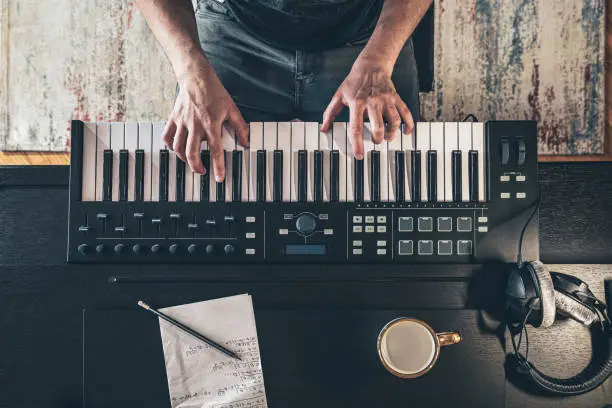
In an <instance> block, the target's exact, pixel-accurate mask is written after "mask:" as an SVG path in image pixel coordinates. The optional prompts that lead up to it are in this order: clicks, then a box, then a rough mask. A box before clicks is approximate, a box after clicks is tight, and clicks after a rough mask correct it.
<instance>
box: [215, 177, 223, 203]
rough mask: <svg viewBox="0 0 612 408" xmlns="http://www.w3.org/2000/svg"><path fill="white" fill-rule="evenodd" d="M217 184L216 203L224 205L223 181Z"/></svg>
mask: <svg viewBox="0 0 612 408" xmlns="http://www.w3.org/2000/svg"><path fill="white" fill-rule="evenodd" d="M215 183H217V202H218V203H224V202H225V179H223V181H222V182H220V183H219V182H215Z"/></svg>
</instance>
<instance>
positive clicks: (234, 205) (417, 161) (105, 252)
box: [67, 121, 539, 263]
mask: <svg viewBox="0 0 612 408" xmlns="http://www.w3.org/2000/svg"><path fill="white" fill-rule="evenodd" d="M164 126H165V124H164V123H157V122H156V123H151V122H148V123H142V122H141V123H123V122H112V123H111V122H99V123H85V122H81V121H73V122H72V130H71V169H70V203H69V230H68V248H67V257H68V261H69V262H77V263H107V262H128V263H129V262H134V263H140V262H162V263H175V262H201V263H247V262H260V263H266V262H268V263H295V262H298V263H308V262H314V263H343V262H344V263H346V262H348V263H428V262H432V263H468V262H469V263H480V262H487V261H501V262H511V261H514V260H516V256H517V251H518V240H519V237H520V235H521V232H522V230H523V229H524V227H525V225H526V223H527V222H528V221H529V220H531V221H530V226H529V228H528V231H527V232H528V233H527V234H525V239H524V242H523V252H526V253H530V252H531V253H535V255H536V256H537V251H538V226H537V213H536V211H537V206H536V204H537V201H538V194H539V193H538V184H537V125H536V123H535V122H533V121H489V122H486V123H477V122H474V123H472V122H444V123H442V122H419V123H417V124H416V126H415V128H414V131H412V132H410V133H407V132H405V131H404V130H403V128H402V129H400V130H398V133H397V134H396V136H395V138H393V140H390V141H386V140H385V141H383V142H382V143H380V144H377V143H374V141H373V140H372V136H371V133H370V132H369V127H368V124H366V126H365V129H364V148H365V157H364V159H363V160H356V159H355V158H354V157H353V154H352V146H351V139H350V137H349V136H348V132H347V128H348V124H347V123H341V122H337V123H334V126H333V127H332V130H331V131H329V132H326V133H324V132H321V131H320V125H319V124H318V123H313V122H252V123H250V146H249V147H248V148H244V147H242V146H240V145H239V144H237V143H236V140H235V138H234V137H233V135H232V134H230V133H229V132H227V131H225V130H224V134H223V146H224V150H225V168H226V178H225V181H224V182H222V183H217V182H215V179H214V174H212V173H213V167H212V165H211V163H210V157H211V156H210V154H209V152H208V147H207V145H206V142H203V143H202V151H201V159H202V162H203V164H204V167H205V168H206V169H207V172H206V174H205V175H202V174H197V173H193V172H192V171H191V170H190V169H189V166H186V165H185V163H184V162H182V161H181V160H180V159H179V158H177V157H176V156H175V154H174V152H172V151H169V150H167V149H166V148H165V146H163V142H162V140H161V133H162V132H163V129H164ZM534 215H535V216H534Z"/></svg>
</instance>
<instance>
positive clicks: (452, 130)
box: [444, 122, 459, 201]
mask: <svg viewBox="0 0 612 408" xmlns="http://www.w3.org/2000/svg"><path fill="white" fill-rule="evenodd" d="M457 127H458V123H457V122H446V123H444V201H453V150H457V149H458V148H459V143H458V135H457Z"/></svg>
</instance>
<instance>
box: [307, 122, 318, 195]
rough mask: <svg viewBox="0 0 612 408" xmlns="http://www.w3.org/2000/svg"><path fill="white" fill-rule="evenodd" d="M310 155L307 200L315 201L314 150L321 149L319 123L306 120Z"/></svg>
mask: <svg viewBox="0 0 612 408" xmlns="http://www.w3.org/2000/svg"><path fill="white" fill-rule="evenodd" d="M304 144H305V147H306V151H307V153H306V154H307V157H308V185H307V187H306V189H307V197H306V198H307V200H308V201H309V202H312V201H314V152H315V150H318V149H319V124H318V123H317V122H306V140H305V141H304Z"/></svg>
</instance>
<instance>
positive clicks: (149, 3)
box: [136, 0, 249, 181]
mask: <svg viewBox="0 0 612 408" xmlns="http://www.w3.org/2000/svg"><path fill="white" fill-rule="evenodd" d="M136 4H137V5H138V8H139V9H140V11H141V12H142V14H143V15H144V17H145V19H146V20H147V23H148V24H149V27H150V28H151V31H153V34H154V35H155V37H156V38H157V40H158V41H159V43H160V44H161V46H162V47H163V49H164V51H165V53H166V55H167V56H168V59H169V60H170V63H171V64H172V67H173V69H174V73H175V75H176V77H177V80H178V82H179V85H180V92H179V95H178V97H177V99H176V103H175V105H174V110H173V112H172V114H171V115H170V118H169V119H168V123H167V125H166V128H165V130H164V133H163V139H164V142H165V143H166V145H167V146H168V147H169V148H170V149H173V150H174V151H175V152H176V154H177V156H179V157H180V158H181V159H182V160H183V161H186V162H188V163H189V166H190V167H191V168H192V169H193V171H195V172H197V173H203V172H204V167H203V166H202V161H201V159H200V145H201V142H202V140H204V139H206V140H207V141H208V146H209V149H210V152H211V157H212V160H213V166H214V170H215V171H214V173H215V179H216V180H217V181H222V180H223V179H224V178H225V158H224V154H223V145H222V142H221V129H222V126H223V123H224V122H227V123H228V124H229V125H230V126H231V127H233V128H234V129H235V130H236V136H237V138H238V141H239V142H240V144H242V145H243V146H248V132H249V128H248V125H247V124H246V122H245V121H244V119H243V118H242V115H241V114H240V111H239V110H238V108H237V107H236V105H235V104H234V101H233V100H232V98H231V97H230V95H229V94H228V93H227V91H226V90H225V88H224V87H223V85H222V84H221V81H220V80H219V78H218V77H217V75H216V74H215V72H214V70H213V68H212V66H211V65H210V63H209V62H208V60H207V59H206V57H205V56H204V53H203V52H202V49H201V47H200V42H199V39H198V31H197V27H196V21H195V14H194V11H193V6H192V4H191V1H190V0H136ZM213 98H214V101H213Z"/></svg>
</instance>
